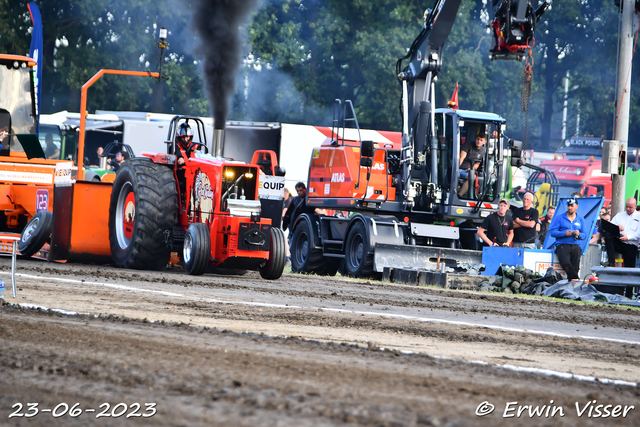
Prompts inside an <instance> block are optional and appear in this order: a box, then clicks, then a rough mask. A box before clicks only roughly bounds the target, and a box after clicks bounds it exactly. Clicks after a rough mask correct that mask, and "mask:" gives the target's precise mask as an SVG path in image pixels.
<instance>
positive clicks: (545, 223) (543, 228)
mask: <svg viewBox="0 0 640 427" xmlns="http://www.w3.org/2000/svg"><path fill="white" fill-rule="evenodd" d="M555 212H556V208H555V207H554V206H549V207H548V208H547V214H546V215H545V216H544V217H542V220H541V221H540V233H539V235H538V247H539V248H541V247H542V246H543V245H544V239H545V238H546V237H547V231H549V224H551V220H552V219H553V214H554V213H555Z"/></svg>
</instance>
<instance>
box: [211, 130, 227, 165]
mask: <svg viewBox="0 0 640 427" xmlns="http://www.w3.org/2000/svg"><path fill="white" fill-rule="evenodd" d="M223 151H224V129H216V128H214V129H213V146H212V147H211V154H213V155H214V156H215V157H219V158H222V153H223Z"/></svg>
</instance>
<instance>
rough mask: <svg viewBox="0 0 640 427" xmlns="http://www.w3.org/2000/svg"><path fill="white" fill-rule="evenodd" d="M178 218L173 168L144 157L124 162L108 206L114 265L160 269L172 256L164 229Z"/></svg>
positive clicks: (173, 223)
mask: <svg viewBox="0 0 640 427" xmlns="http://www.w3.org/2000/svg"><path fill="white" fill-rule="evenodd" d="M177 221H178V192H177V190H176V182H175V178H174V177H173V172H172V170H171V169H170V168H168V167H167V166H163V165H159V164H156V163H153V162H152V161H151V159H146V158H139V159H130V160H127V161H126V162H124V163H123V164H122V166H121V167H120V169H119V170H118V175H117V176H116V179H115V181H114V183H113V190H112V191H111V202H110V205H109V243H110V245H111V255H112V256H113V260H114V262H115V264H116V266H118V267H122V268H134V269H138V270H143V269H146V270H160V269H163V268H164V267H165V266H166V265H167V262H168V261H169V257H170V256H171V251H170V249H169V248H168V247H167V245H166V244H165V242H164V232H165V230H168V229H170V228H172V227H174V226H175V225H176V224H177Z"/></svg>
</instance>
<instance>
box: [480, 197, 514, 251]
mask: <svg viewBox="0 0 640 427" xmlns="http://www.w3.org/2000/svg"><path fill="white" fill-rule="evenodd" d="M508 209H509V202H508V201H507V199H501V200H500V203H498V211H497V212H494V213H492V214H491V215H489V216H488V217H486V218H485V219H484V221H483V222H482V225H481V226H480V228H478V232H477V234H478V237H480V239H482V243H483V244H484V246H510V245H511V241H512V240H513V220H512V219H511V215H509V214H508V213H507V210H508Z"/></svg>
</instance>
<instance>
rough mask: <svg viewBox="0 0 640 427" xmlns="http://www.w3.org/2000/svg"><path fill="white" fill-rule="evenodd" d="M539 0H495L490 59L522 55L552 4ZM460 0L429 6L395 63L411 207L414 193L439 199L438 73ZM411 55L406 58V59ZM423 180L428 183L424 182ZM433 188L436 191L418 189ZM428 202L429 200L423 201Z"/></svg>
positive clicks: (406, 191) (437, 0)
mask: <svg viewBox="0 0 640 427" xmlns="http://www.w3.org/2000/svg"><path fill="white" fill-rule="evenodd" d="M533 1H535V0H493V6H497V9H496V14H495V18H494V19H493V21H492V23H491V26H492V28H493V32H494V39H495V43H494V44H495V45H494V47H493V49H492V51H491V58H492V59H516V60H521V59H522V58H523V57H524V52H525V49H528V48H529V47H530V45H531V43H533V32H534V30H535V26H536V23H537V22H538V20H539V19H540V17H541V16H542V14H543V13H544V11H545V10H546V9H547V8H548V7H549V6H550V2H549V0H545V1H544V2H543V3H542V4H541V5H540V6H538V7H537V8H534V7H533V6H532V2H533ZM461 3H462V0H435V3H434V7H433V9H427V11H426V12H425V14H424V22H423V26H422V30H421V31H420V34H418V36H417V37H416V39H415V40H414V41H413V43H412V44H411V47H410V48H409V51H408V52H407V55H406V56H404V57H402V58H400V59H399V60H398V62H397V63H396V74H397V76H398V80H399V81H400V83H401V85H402V93H403V96H402V100H403V102H402V118H403V137H402V154H401V166H402V183H403V189H402V191H403V196H404V200H405V204H406V207H407V208H410V209H411V208H414V207H417V206H416V205H415V201H414V198H415V197H421V199H422V200H432V201H437V200H438V199H439V198H440V197H439V196H438V195H437V194H435V193H434V192H437V186H438V184H437V183H438V182H439V180H438V158H437V152H438V139H437V136H436V135H435V131H434V130H433V129H434V128H435V115H434V105H433V104H434V101H435V99H434V93H433V84H434V79H435V77H436V76H437V75H438V73H439V72H440V69H441V68H442V56H443V55H442V54H443V50H444V45H445V43H446V41H447V39H448V37H449V34H450V33H451V29H452V28H453V24H454V23H455V20H456V17H457V14H458V9H459V8H460V4H461ZM407 60H408V64H407V65H406V66H405V65H404V64H405V63H406V61H407ZM425 183H430V184H428V185H425ZM425 191H427V192H429V191H430V192H432V193H434V194H432V195H426V197H425V194H422V196H421V195H420V194H418V193H420V192H422V193H424V192H425ZM422 204H423V206H421V208H423V209H424V208H427V209H429V208H428V207H427V206H426V205H431V202H427V203H426V204H425V203H424V202H423V203H422Z"/></svg>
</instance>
